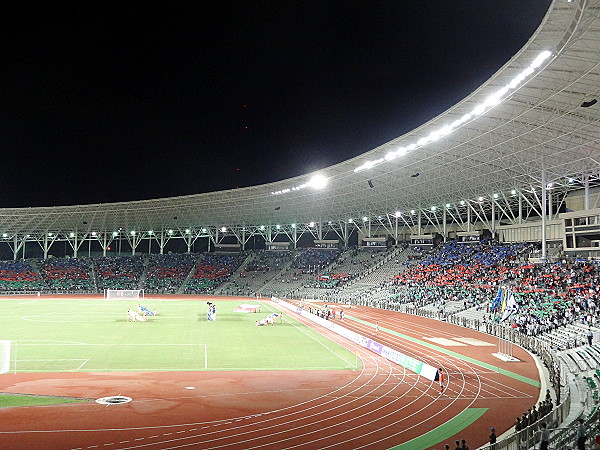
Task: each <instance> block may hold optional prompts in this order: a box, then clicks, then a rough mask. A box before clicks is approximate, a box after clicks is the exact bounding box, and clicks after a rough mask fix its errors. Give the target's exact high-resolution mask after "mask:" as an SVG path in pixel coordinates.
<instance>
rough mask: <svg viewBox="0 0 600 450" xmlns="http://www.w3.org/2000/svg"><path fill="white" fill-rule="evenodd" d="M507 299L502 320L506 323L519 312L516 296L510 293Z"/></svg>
mask: <svg viewBox="0 0 600 450" xmlns="http://www.w3.org/2000/svg"><path fill="white" fill-rule="evenodd" d="M506 297H507V298H506V306H505V308H503V309H504V310H503V311H502V318H501V319H500V321H501V322H504V321H505V320H506V319H508V318H509V317H510V316H512V315H513V314H514V313H516V312H517V311H518V310H519V305H517V300H516V299H515V295H514V294H513V293H512V292H510V291H508V295H507V296H506Z"/></svg>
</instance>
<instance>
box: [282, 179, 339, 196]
mask: <svg viewBox="0 0 600 450" xmlns="http://www.w3.org/2000/svg"><path fill="white" fill-rule="evenodd" d="M325 186H327V178H325V177H324V176H323V175H315V176H313V177H312V178H311V179H310V180H309V181H308V182H307V183H304V184H301V185H299V186H294V187H291V188H288V189H282V190H280V191H273V192H271V194H272V195H281V194H287V193H288V192H293V191H299V190H301V189H305V188H307V187H311V188H313V189H323V188H324V187H325Z"/></svg>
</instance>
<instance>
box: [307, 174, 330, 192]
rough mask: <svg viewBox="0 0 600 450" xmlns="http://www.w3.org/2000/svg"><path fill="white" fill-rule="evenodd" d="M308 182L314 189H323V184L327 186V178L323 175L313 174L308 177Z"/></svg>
mask: <svg viewBox="0 0 600 450" xmlns="http://www.w3.org/2000/svg"><path fill="white" fill-rule="evenodd" d="M308 184H309V185H310V186H311V187H312V188H314V189H323V188H324V187H325V186H327V178H325V177H324V176H323V175H315V176H314V177H312V178H311V179H310V181H309V182H308Z"/></svg>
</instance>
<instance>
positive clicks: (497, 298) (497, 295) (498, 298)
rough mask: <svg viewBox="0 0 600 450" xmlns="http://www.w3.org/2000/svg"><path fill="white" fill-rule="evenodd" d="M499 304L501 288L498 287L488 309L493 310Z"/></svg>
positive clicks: (500, 301)
mask: <svg viewBox="0 0 600 450" xmlns="http://www.w3.org/2000/svg"><path fill="white" fill-rule="evenodd" d="M501 304H502V288H499V289H498V293H497V294H496V298H495V299H494V300H492V304H491V306H490V311H492V312H495V311H496V310H497V309H498V307H499V306H500V305H501Z"/></svg>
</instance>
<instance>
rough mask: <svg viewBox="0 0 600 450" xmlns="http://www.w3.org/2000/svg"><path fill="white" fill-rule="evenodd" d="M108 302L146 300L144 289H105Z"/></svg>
mask: <svg viewBox="0 0 600 450" xmlns="http://www.w3.org/2000/svg"><path fill="white" fill-rule="evenodd" d="M104 298H105V299H106V300H138V299H141V298H144V290H143V289H105V290H104Z"/></svg>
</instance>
